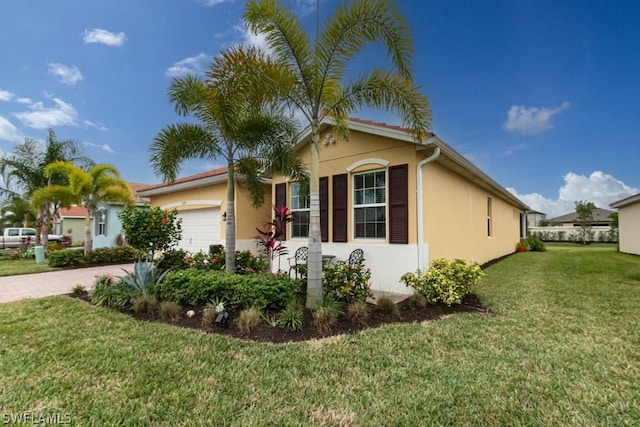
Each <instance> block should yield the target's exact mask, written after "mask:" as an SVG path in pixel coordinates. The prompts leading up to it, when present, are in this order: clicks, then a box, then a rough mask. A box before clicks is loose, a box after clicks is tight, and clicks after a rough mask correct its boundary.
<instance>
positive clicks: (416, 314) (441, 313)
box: [69, 292, 491, 344]
mask: <svg viewBox="0 0 640 427" xmlns="http://www.w3.org/2000/svg"><path fill="white" fill-rule="evenodd" d="M69 296H70V297H73V298H80V299H83V300H85V301H87V302H88V303H91V301H90V298H89V295H88V294H87V293H86V292H85V293H84V294H82V295H80V296H78V295H73V294H70V295H69ZM367 306H368V309H369V316H368V318H367V319H366V320H364V321H354V320H351V319H349V318H348V317H347V316H346V315H345V314H341V315H340V316H339V317H338V320H337V322H336V323H335V324H334V325H333V326H331V329H330V330H326V331H320V330H318V328H316V327H315V326H314V325H313V312H312V311H311V310H308V309H304V313H303V315H304V317H303V327H302V330H300V331H291V330H289V329H286V328H281V327H277V326H272V325H270V324H269V323H267V322H266V321H265V320H262V321H261V322H260V324H259V325H258V326H257V327H256V328H255V329H253V330H252V331H251V332H248V333H247V332H242V331H241V330H240V329H239V328H238V326H237V325H236V322H235V319H236V316H237V314H238V313H236V312H234V313H231V315H230V317H229V319H228V321H227V324H226V325H218V324H217V325H216V326H213V327H210V326H204V325H203V321H202V315H203V311H204V308H206V307H205V306H183V307H182V308H181V311H180V317H179V318H178V319H177V320H174V321H169V320H164V319H162V318H161V317H160V315H159V314H158V313H153V314H149V313H135V312H134V311H133V310H132V309H131V308H122V309H117V310H118V311H120V312H121V313H123V314H126V315H128V316H131V317H133V318H134V319H137V320H140V321H148V322H161V323H167V324H170V325H174V326H178V327H181V328H189V329H197V330H200V331H203V332H206V333H214V334H220V335H226V336H230V337H234V338H238V339H241V340H246V341H256V342H266V343H273V344H279V343H287V342H300V341H309V340H317V339H322V338H329V337H333V336H337V335H346V334H353V333H356V332H359V331H363V330H367V329H374V328H378V327H380V326H383V325H386V324H391V323H421V322H424V321H429V320H437V319H440V318H443V317H446V316H449V315H451V314H455V313H470V312H475V313H477V312H480V313H489V312H491V310H490V309H489V308H487V307H485V306H484V305H483V304H482V303H481V302H480V301H479V300H478V298H477V297H476V296H475V295H474V294H468V295H467V296H465V297H464V298H463V299H462V302H461V303H460V304H453V305H451V307H447V306H446V305H444V304H429V305H426V306H424V307H415V306H413V305H411V304H410V303H409V301H408V300H404V301H401V302H399V303H397V306H398V313H397V314H389V313H385V312H383V311H382V310H380V309H379V308H378V306H377V305H375V304H369V303H367ZM106 309H108V308H106ZM189 310H193V311H194V312H195V315H194V316H193V317H187V315H186V313H187V312H188V311H189ZM278 314H279V313H277V312H267V313H266V316H265V317H269V316H272V317H275V316H277V315H278Z"/></svg>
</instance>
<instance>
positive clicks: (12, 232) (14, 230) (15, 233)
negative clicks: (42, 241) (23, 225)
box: [7, 228, 20, 236]
mask: <svg viewBox="0 0 640 427" xmlns="http://www.w3.org/2000/svg"><path fill="white" fill-rule="evenodd" d="M19 233H20V230H18V229H17V228H10V229H9V231H8V232H7V236H18V234H19Z"/></svg>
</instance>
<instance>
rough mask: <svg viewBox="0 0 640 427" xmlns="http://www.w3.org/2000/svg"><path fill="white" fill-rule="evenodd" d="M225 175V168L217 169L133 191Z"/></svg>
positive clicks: (137, 190)
mask: <svg viewBox="0 0 640 427" xmlns="http://www.w3.org/2000/svg"><path fill="white" fill-rule="evenodd" d="M225 173H227V168H226V167H224V168H218V169H213V170H210V171H206V172H201V173H198V174H195V175H189V176H185V177H184V178H178V179H176V180H175V181H173V182H163V183H161V184H153V185H149V186H146V187H141V188H137V189H136V190H135V191H136V192H139V191H148V190H155V189H156V188H163V187H168V186H170V185H175V184H180V183H183V182H190V181H197V180H199V179H203V178H210V177H212V176H218V175H224V174H225Z"/></svg>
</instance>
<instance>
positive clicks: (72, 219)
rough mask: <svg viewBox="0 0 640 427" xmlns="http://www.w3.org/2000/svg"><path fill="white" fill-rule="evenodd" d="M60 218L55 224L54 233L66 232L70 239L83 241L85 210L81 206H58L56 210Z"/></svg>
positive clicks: (74, 241)
mask: <svg viewBox="0 0 640 427" xmlns="http://www.w3.org/2000/svg"><path fill="white" fill-rule="evenodd" d="M58 215H59V217H60V220H59V222H58V224H57V225H56V231H55V233H56V234H66V235H70V236H71V241H72V242H73V243H76V242H84V221H85V218H86V216H87V210H86V209H85V208H84V207H82V206H70V207H68V208H60V209H59V211H58Z"/></svg>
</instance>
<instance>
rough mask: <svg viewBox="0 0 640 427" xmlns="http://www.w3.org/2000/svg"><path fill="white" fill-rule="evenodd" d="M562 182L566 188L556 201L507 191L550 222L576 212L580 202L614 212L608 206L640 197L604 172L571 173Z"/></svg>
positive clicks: (634, 190)
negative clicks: (635, 196)
mask: <svg viewBox="0 0 640 427" xmlns="http://www.w3.org/2000/svg"><path fill="white" fill-rule="evenodd" d="M563 178H564V185H563V186H562V187H560V190H559V191H558V198H557V199H555V200H554V199H550V198H547V197H545V196H543V195H541V194H539V193H531V194H518V192H517V191H516V190H515V189H513V188H508V190H509V191H510V192H511V193H513V194H514V195H515V196H516V197H518V198H519V199H520V200H522V201H523V202H524V203H526V204H527V205H529V207H531V209H533V210H536V211H539V212H543V213H546V214H547V218H553V217H556V216H560V215H564V214H566V213H570V212H573V211H575V202H577V201H587V202H593V203H594V204H595V205H596V206H597V207H599V208H603V209H611V208H610V207H609V203H612V202H615V201H617V200H620V199H624V198H625V197H629V196H632V195H634V194H637V193H640V189H637V188H633V187H631V186H629V185H627V184H625V183H624V182H622V181H620V180H619V179H617V178H615V177H614V176H612V175H609V174H606V173H604V172H601V171H595V172H593V173H592V174H591V175H589V176H588V177H587V176H584V175H578V174H575V173H573V172H569V173H567V174H566V175H565V176H564V177H563Z"/></svg>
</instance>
